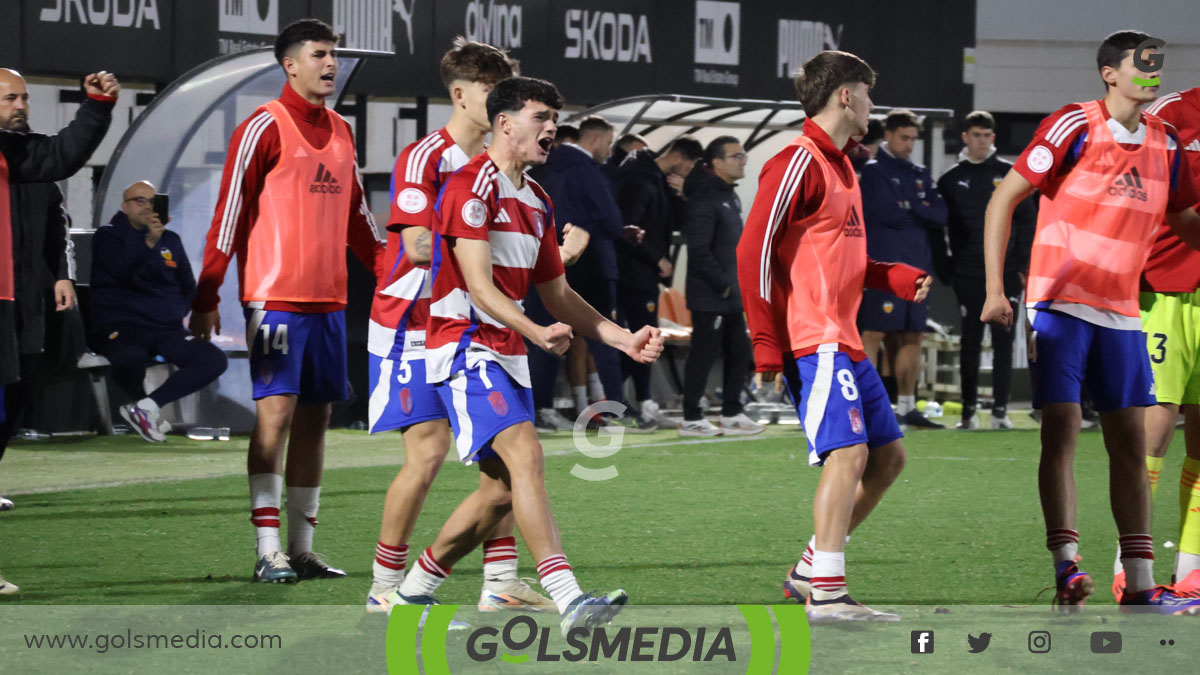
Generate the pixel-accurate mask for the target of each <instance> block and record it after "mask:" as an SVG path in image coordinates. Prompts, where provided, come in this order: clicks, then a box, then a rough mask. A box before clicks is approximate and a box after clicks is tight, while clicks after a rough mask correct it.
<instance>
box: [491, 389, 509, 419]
mask: <svg viewBox="0 0 1200 675" xmlns="http://www.w3.org/2000/svg"><path fill="white" fill-rule="evenodd" d="M488 403H491V404H492V410H495V411H496V414H497V415H507V414H508V401H506V400H504V393H503V392H499V391H493V392H492V393H490V394H488Z"/></svg>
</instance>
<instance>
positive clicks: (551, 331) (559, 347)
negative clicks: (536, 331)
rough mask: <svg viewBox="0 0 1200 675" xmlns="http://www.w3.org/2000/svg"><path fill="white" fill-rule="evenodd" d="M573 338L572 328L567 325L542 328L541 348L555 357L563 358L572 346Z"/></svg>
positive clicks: (552, 325)
mask: <svg viewBox="0 0 1200 675" xmlns="http://www.w3.org/2000/svg"><path fill="white" fill-rule="evenodd" d="M571 337H572V334H571V327H570V326H568V325H567V324H565V323H556V324H551V325H549V326H546V327H544V328H542V339H541V345H540V346H541V348H542V349H545V350H546V351H548V352H550V353H551V354H554V355H555V356H562V355H563V354H565V353H566V352H567V348H568V347H570V346H571Z"/></svg>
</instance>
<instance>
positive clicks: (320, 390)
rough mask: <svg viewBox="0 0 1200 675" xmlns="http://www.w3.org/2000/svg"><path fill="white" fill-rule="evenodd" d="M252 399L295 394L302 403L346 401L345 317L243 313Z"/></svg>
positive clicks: (339, 314)
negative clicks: (248, 354)
mask: <svg viewBox="0 0 1200 675" xmlns="http://www.w3.org/2000/svg"><path fill="white" fill-rule="evenodd" d="M246 344H247V345H248V346H249V350H250V378H251V380H252V381H253V384H254V400H256V401H257V400H258V399H260V398H266V397H267V396H278V395H280V394H295V395H296V396H297V397H298V398H299V401H300V402H301V403H330V402H332V401H344V400H346V399H347V398H348V396H349V391H348V390H347V387H346V372H347V371H346V314H345V312H344V311H342V310H339V311H336V312H326V313H322V314H302V313H299V312H281V311H278V310H265V309H251V308H246Z"/></svg>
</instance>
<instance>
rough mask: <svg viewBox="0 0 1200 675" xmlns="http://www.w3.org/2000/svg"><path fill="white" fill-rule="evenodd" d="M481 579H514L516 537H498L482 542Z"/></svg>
mask: <svg viewBox="0 0 1200 675" xmlns="http://www.w3.org/2000/svg"><path fill="white" fill-rule="evenodd" d="M483 579H484V581H516V579H517V538H516V537H498V538H496V539H489V540H487V541H485V542H483Z"/></svg>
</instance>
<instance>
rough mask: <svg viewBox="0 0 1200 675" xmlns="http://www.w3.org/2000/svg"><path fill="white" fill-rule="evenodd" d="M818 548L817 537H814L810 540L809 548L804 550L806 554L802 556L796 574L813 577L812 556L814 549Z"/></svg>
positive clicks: (797, 564)
mask: <svg viewBox="0 0 1200 675" xmlns="http://www.w3.org/2000/svg"><path fill="white" fill-rule="evenodd" d="M816 547H817V537H816V535H813V537H812V538H811V539H809V540H808V548H806V549H804V553H803V554H801V555H800V562H798V563H796V574H799V575H800V576H802V577H810V578H811V577H812V556H813V549H815V548H816Z"/></svg>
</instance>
